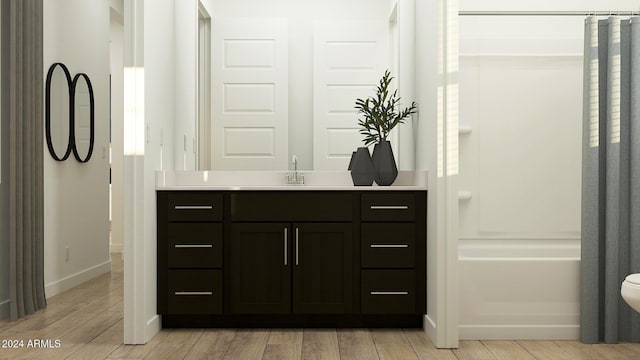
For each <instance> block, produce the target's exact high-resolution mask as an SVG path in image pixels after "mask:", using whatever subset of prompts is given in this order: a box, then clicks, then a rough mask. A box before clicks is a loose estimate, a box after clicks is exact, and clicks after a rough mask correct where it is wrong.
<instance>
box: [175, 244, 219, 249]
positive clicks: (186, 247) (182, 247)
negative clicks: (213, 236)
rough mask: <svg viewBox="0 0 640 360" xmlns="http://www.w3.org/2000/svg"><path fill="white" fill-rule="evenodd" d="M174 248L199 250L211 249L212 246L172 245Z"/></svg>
mask: <svg viewBox="0 0 640 360" xmlns="http://www.w3.org/2000/svg"><path fill="white" fill-rule="evenodd" d="M174 247H175V248H176V249H200V248H212V247H213V245H211V244H206V245H191V244H184V245H182V244H181V245H174Z"/></svg>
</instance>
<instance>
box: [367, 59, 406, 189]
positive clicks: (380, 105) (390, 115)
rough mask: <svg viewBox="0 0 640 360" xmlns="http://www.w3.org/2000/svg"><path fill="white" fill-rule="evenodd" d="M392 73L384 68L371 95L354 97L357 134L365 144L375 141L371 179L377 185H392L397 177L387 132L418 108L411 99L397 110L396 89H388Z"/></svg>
mask: <svg viewBox="0 0 640 360" xmlns="http://www.w3.org/2000/svg"><path fill="white" fill-rule="evenodd" d="M392 80H393V77H391V73H390V72H389V70H387V71H385V73H384V75H383V76H382V79H380V82H379V84H378V87H377V89H376V94H375V95H374V96H371V97H368V98H366V99H364V100H363V99H356V106H355V108H356V109H357V110H358V114H362V118H361V119H359V120H358V125H359V126H360V127H361V129H360V133H361V134H362V135H364V140H363V142H364V145H365V146H369V145H371V144H373V143H375V146H374V148H373V155H372V156H371V157H372V160H373V166H374V169H375V174H374V179H375V181H376V183H377V184H378V185H385V186H388V185H391V184H392V183H393V182H394V181H395V179H396V177H397V176H398V168H397V166H396V160H395V158H394V156H393V151H392V150H391V144H390V143H389V140H387V139H388V138H389V133H390V132H391V130H393V129H394V128H395V127H396V126H398V125H399V124H402V123H404V121H405V119H406V118H407V117H409V115H411V114H414V113H416V111H417V109H418V107H417V105H416V103H415V101H414V102H412V103H411V106H409V107H406V108H404V109H402V110H400V108H399V107H400V97H399V96H398V90H394V91H393V93H391V92H390V89H389V86H390V85H391V81H392Z"/></svg>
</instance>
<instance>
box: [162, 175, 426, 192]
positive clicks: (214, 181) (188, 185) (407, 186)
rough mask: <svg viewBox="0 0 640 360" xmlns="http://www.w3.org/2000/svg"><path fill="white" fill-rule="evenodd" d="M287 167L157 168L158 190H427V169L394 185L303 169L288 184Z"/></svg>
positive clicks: (399, 179)
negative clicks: (299, 180) (300, 180)
mask: <svg viewBox="0 0 640 360" xmlns="http://www.w3.org/2000/svg"><path fill="white" fill-rule="evenodd" d="M291 173H292V172H287V171H156V190H202V191H205V190H219V191H221V190H233V191H242V190H244V191H283V190H284V191H348V190H358V191H410V190H413V191H415V190H427V172H426V171H400V172H399V173H398V178H397V179H396V181H395V182H394V183H393V185H391V186H378V185H376V184H375V183H374V184H373V186H354V185H353V182H352V180H351V174H350V173H349V172H348V171H299V172H298V174H302V175H304V179H305V183H304V185H288V184H286V177H287V174H291Z"/></svg>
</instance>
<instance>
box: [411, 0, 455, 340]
mask: <svg viewBox="0 0 640 360" xmlns="http://www.w3.org/2000/svg"><path fill="white" fill-rule="evenodd" d="M415 14H416V15H415V16H416V79H417V80H416V98H417V103H418V108H419V114H418V118H417V126H416V129H417V130H416V169H418V170H427V171H428V174H429V180H428V182H429V196H428V205H427V316H426V319H425V324H424V326H425V330H426V331H427V334H429V337H430V338H431V340H432V341H433V343H434V344H435V345H436V346H437V347H457V344H458V336H457V335H458V334H457V327H456V325H457V311H456V310H457V300H458V297H457V292H456V290H457V287H456V282H457V280H458V278H457V254H455V253H453V252H452V249H457V204H456V203H452V200H451V198H452V194H454V192H456V191H457V187H456V176H457V141H456V139H455V137H452V133H456V132H457V117H456V115H457V111H456V103H455V101H456V98H455V96H456V89H457V84H456V81H457V76H456V75H457V74H456V71H457V70H456V65H457V44H456V42H455V39H456V36H455V35H456V32H457V23H456V21H455V20H456V18H457V0H440V1H428V2H427V1H416V12H415Z"/></svg>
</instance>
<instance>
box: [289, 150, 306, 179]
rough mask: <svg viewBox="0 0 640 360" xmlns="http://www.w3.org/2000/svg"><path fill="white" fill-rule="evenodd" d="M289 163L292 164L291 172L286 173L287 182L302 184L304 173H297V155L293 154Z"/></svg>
mask: <svg viewBox="0 0 640 360" xmlns="http://www.w3.org/2000/svg"><path fill="white" fill-rule="evenodd" d="M291 163H292V164H293V173H289V174H287V184H290V185H304V175H303V174H299V173H298V157H297V156H295V155H293V157H292V158H291Z"/></svg>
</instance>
